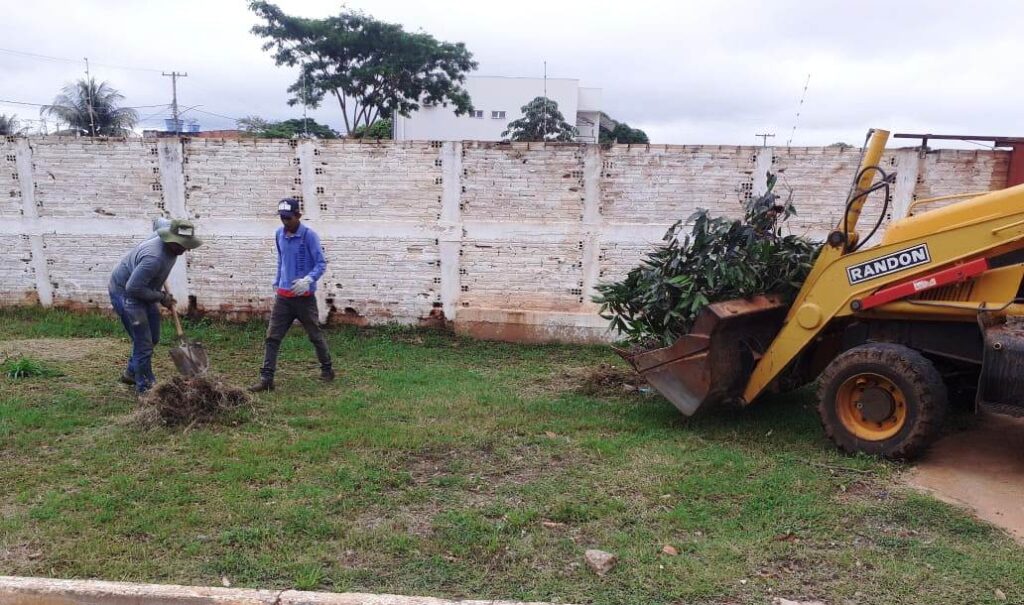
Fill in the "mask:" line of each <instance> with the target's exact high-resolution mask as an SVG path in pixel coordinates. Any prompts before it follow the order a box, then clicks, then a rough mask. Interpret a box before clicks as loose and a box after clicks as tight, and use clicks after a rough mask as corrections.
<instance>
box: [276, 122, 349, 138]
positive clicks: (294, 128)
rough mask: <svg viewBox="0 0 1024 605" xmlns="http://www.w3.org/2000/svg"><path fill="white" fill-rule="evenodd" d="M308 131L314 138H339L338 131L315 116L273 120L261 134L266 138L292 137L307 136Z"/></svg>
mask: <svg viewBox="0 0 1024 605" xmlns="http://www.w3.org/2000/svg"><path fill="white" fill-rule="evenodd" d="M307 132H308V133H309V136H310V138H314V139H336V138H338V133H337V132H335V131H334V130H333V129H332V128H331V127H330V126H327V125H326V124H320V123H318V122H317V121H316V120H314V119H313V118H305V119H303V118H297V119H291V120H285V121H283V122H272V123H271V124H268V125H267V127H266V128H265V129H264V130H263V132H261V133H260V134H259V136H260V137H262V138H266V139H290V138H292V137H302V136H305V134H306V133H307Z"/></svg>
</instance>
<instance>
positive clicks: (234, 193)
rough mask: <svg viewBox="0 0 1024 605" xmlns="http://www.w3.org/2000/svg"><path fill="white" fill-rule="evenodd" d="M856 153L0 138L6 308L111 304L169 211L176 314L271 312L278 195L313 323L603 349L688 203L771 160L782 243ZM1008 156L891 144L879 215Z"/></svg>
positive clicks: (974, 185) (826, 199) (726, 194)
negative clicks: (319, 250)
mask: <svg viewBox="0 0 1024 605" xmlns="http://www.w3.org/2000/svg"><path fill="white" fill-rule="evenodd" d="M858 160H859V153H858V152H857V151H856V150H845V151H844V150H840V149H835V148H820V147H794V148H790V149H783V148H780V149H772V148H760V147H735V146H714V145H712V146H707V145H704V146H665V145H615V146H611V147H607V148H602V147H600V146H597V145H572V144H561V145H556V144H535V143H530V144H527V143H516V144H512V145H500V144H495V143H486V142H465V143H457V142H441V141H434V142H430V141H417V142H381V143H375V142H360V141H351V140H334V141H305V142H297V141H283V140H249V141H222V140H211V139H192V140H188V139H186V140H182V141H179V140H175V139H161V140H159V141H157V140H146V141H139V140H133V141H92V140H89V139H61V138H42V139H20V138H0V168H4V167H6V168H4V169H3V170H0V183H2V184H3V187H2V188H0V304H26V303H29V304H32V303H41V304H44V305H50V304H53V305H60V306H70V307H98V308H106V307H107V306H108V302H107V296H106V283H107V278H108V276H109V273H110V271H111V270H112V269H113V267H114V266H115V265H116V263H117V261H118V259H119V258H120V257H121V256H122V255H123V254H124V252H125V251H126V250H128V249H129V248H130V247H131V246H132V245H134V244H135V243H137V242H138V241H140V240H141V239H142V238H143V237H145V236H146V234H147V233H148V231H149V228H150V223H151V220H152V219H153V218H154V217H155V216H160V215H163V216H175V217H177V216H181V217H189V218H192V219H194V220H195V221H196V223H197V226H198V231H199V234H200V235H201V237H203V239H204V240H205V241H206V245H204V246H203V247H202V248H200V249H198V250H197V251H195V252H193V253H189V254H188V255H187V256H186V260H187V262H179V263H178V267H177V268H176V270H175V273H174V274H173V275H172V280H171V281H172V283H171V287H172V290H173V291H174V292H175V295H176V297H177V298H178V300H179V301H182V305H183V306H184V305H186V304H187V302H188V300H189V297H190V296H191V297H194V304H195V305H196V307H197V309H198V310H199V311H202V312H213V313H217V314H221V315H226V316H229V317H232V316H235V317H241V316H248V315H252V314H262V313H265V312H266V311H267V310H268V309H269V305H270V303H271V301H272V298H273V291H272V289H271V285H270V282H271V280H272V278H273V273H274V270H275V250H274V243H273V239H272V234H273V232H274V230H275V229H276V228H277V226H278V224H279V221H278V220H277V217H276V214H275V208H276V202H277V201H278V200H279V199H280V198H282V197H286V196H300V197H301V198H302V200H303V204H304V207H305V211H306V214H305V219H306V220H307V221H308V222H309V224H310V225H311V226H312V227H313V228H314V229H315V230H316V231H317V232H319V233H320V236H321V238H322V240H323V243H324V247H325V250H326V253H327V258H328V261H329V264H328V269H327V273H326V274H325V276H324V278H323V280H322V282H321V295H320V297H319V300H320V304H321V310H322V316H323V318H324V319H327V318H328V317H329V319H330V320H331V321H335V322H337V321H344V322H355V323H384V322H390V321H396V322H401V323H406V324H415V323H418V322H431V323H433V322H436V321H437V320H438V319H440V318H445V319H447V320H449V321H454V324H453V325H454V327H455V328H456V329H457V330H460V331H463V332H467V333H470V334H474V335H478V336H486V337H498V338H509V339H517V340H544V339H562V340H576V341H582V340H589V341H595V340H603V339H605V340H606V339H608V338H609V337H610V335H608V334H607V333H606V332H605V329H604V328H605V325H606V324H605V322H604V321H603V320H601V319H600V318H599V317H598V316H597V315H596V306H595V305H594V304H593V303H591V302H590V297H591V295H592V294H593V293H594V286H595V285H596V284H597V283H599V282H601V281H602V280H613V279H618V278H620V277H622V276H623V275H624V274H625V273H626V272H627V271H628V270H629V269H630V268H631V267H633V266H634V265H635V264H636V263H637V262H638V261H639V260H640V258H641V257H642V255H643V253H644V251H645V250H647V249H649V247H650V245H651V244H652V243H653V242H656V241H659V240H660V238H661V236H662V235H663V234H664V232H665V230H666V229H667V228H668V226H669V225H671V224H672V223H673V222H675V221H676V220H677V219H686V218H687V217H689V216H690V215H691V214H692V213H693V212H694V211H695V210H696V209H697V208H698V207H707V208H710V209H712V210H713V211H714V212H717V213H720V214H726V215H733V216H735V215H738V214H739V213H740V209H741V207H740V202H741V201H742V200H743V199H744V198H745V197H746V196H748V195H754V194H756V193H757V192H758V191H759V190H760V188H762V187H763V178H764V177H763V174H764V172H765V171H766V170H768V169H769V168H771V169H773V170H776V171H779V173H780V175H782V179H781V180H782V183H783V184H786V185H789V186H791V187H792V188H793V189H794V190H795V199H796V203H797V207H798V211H799V214H798V215H797V217H796V218H794V219H793V221H792V226H793V229H794V231H796V232H804V233H809V234H811V235H815V236H823V235H824V234H825V233H826V232H827V230H828V229H829V228H830V227H832V226H833V225H835V223H836V222H837V221H838V220H839V216H840V213H841V211H842V208H843V204H844V202H845V198H846V193H847V191H848V188H849V184H850V179H851V178H852V175H853V172H854V170H855V168H856V165H857V163H858ZM1007 161H1008V153H1007V152H1002V151H995V152H993V151H987V150H979V151H947V150H943V151H939V152H937V153H933V154H929V155H928V156H927V157H926V158H924V159H921V158H919V157H918V155H917V152H916V151H913V150H900V151H890V152H887V153H886V155H885V156H884V158H883V164H884V165H887V166H889V167H891V168H892V169H895V170H897V171H898V173H899V175H900V177H899V179H898V181H897V185H896V188H895V191H894V192H893V198H894V199H893V204H894V207H895V208H896V209H895V210H893V211H892V212H896V213H897V214H896V215H897V216H899V213H900V212H903V211H905V208H906V205H907V204H909V203H910V201H912V200H913V199H914V198H915V197H921V198H923V197H926V196H927V197H930V196H937V195H943V194H948V193H957V192H961V191H965V190H970V191H976V190H989V189H998V188H1001V187H1003V186H1004V184H1005V178H1006V170H1007ZM877 211H878V207H877V206H869V207H868V208H867V209H866V210H865V213H864V220H865V221H867V220H872V219H873V218H874V217H875V216H877Z"/></svg>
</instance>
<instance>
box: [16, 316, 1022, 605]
mask: <svg viewBox="0 0 1024 605" xmlns="http://www.w3.org/2000/svg"><path fill="white" fill-rule="evenodd" d="M169 328H170V326H168V325H165V339H164V340H165V342H170V341H171V338H170V335H171V332H170V329H169ZM263 330H264V326H263V325H262V324H246V325H228V324H220V323H200V324H192V325H191V331H192V333H193V334H194V335H195V337H197V338H198V339H200V340H202V341H203V342H204V344H205V345H206V346H207V349H208V350H209V351H210V354H211V359H212V362H213V366H214V368H215V370H216V371H217V372H218V373H220V374H221V375H223V376H225V377H226V378H227V379H228V380H229V381H231V382H233V383H236V384H238V385H240V386H244V385H247V384H249V383H250V382H252V381H253V380H254V379H255V377H256V370H257V368H258V366H259V363H260V360H261V359H262V336H263ZM328 338H329V341H330V345H331V348H332V350H333V351H334V355H335V362H336V367H337V368H338V369H339V370H340V372H339V380H337V381H336V382H335V383H333V384H331V385H328V386H324V385H321V384H320V383H318V382H317V381H316V380H315V378H316V375H317V368H316V362H315V357H314V355H313V351H312V347H311V346H310V345H309V343H308V342H307V341H306V340H305V338H304V336H303V335H302V332H301V329H299V328H295V329H293V330H292V332H291V334H290V335H289V338H288V339H287V341H286V342H285V344H284V346H283V347H282V357H281V368H280V371H279V374H278V382H277V386H278V390H277V391H276V392H275V393H272V394H267V395H262V396H260V397H259V398H258V401H257V402H256V411H255V413H254V414H252V415H250V416H249V417H248V418H247V419H245V422H243V423H241V424H239V425H237V426H230V425H217V426H212V427H202V428H192V429H191V430H188V431H182V430H168V429H155V430H150V431H142V430H140V429H138V428H135V427H133V426H131V425H130V424H127V423H125V422H124V418H125V417H126V416H127V415H128V414H129V412H130V411H131V410H132V407H133V405H134V401H133V397H132V396H131V395H130V394H129V392H128V390H127V388H126V387H124V386H123V385H120V384H118V383H117V382H116V379H117V375H118V373H119V372H120V370H121V367H122V364H123V362H124V360H125V359H126V357H127V352H128V343H127V341H126V340H125V339H124V338H123V335H122V334H121V332H120V328H119V326H118V325H117V324H116V323H115V321H114V320H113V319H110V318H108V317H104V316H101V315H88V314H86V315H82V314H69V313H64V312H59V311H42V310H40V309H18V310H11V309H8V310H2V311H0V347H2V346H4V345H6V346H7V348H8V349H14V350H19V351H22V352H24V353H25V354H26V355H29V356H32V357H33V358H34V359H37V360H39V361H41V362H42V363H43V364H45V366H46V367H47V368H48V369H50V370H53V372H52V373H51V375H49V376H43V377H37V378H19V379H13V378H8V377H5V376H0V486H2V490H0V575H34V576H51V577H63V578H102V579H108V580H126V581H140V582H155V583H181V584H203V585H219V584H221V582H222V579H224V578H226V579H228V580H229V581H230V582H231V583H232V585H234V586H246V587H260V588H288V587H294V588H299V589H305V590H330V591H372V592H392V593H401V594H417V595H434V596H444V597H466V598H469V597H474V598H506V599H524V600H557V601H562V602H575V603H631V604H633V603H682V602H686V603H766V602H770V600H771V597H772V596H781V597H786V598H791V599H810V598H816V599H821V600H823V601H826V602H828V603H833V604H835V603H846V602H850V603H885V604H889V603H940V602H941V603H968V602H969V603H986V602H992V603H997V602H1001V601H998V600H997V598H996V595H995V590H996V589H1000V590H1001V591H1003V593H1004V594H1005V595H1006V597H1007V599H1008V602H1011V603H1020V602H1022V601H1024V548H1022V547H1021V546H1019V545H1017V544H1016V543H1014V542H1013V541H1012V540H1010V539H1009V538H1007V537H1006V536H1005V535H1004V534H1003V533H1002V532H1001V531H999V530H996V529H994V528H992V527H990V526H988V525H986V524H983V523H981V522H978V521H975V520H973V519H972V518H970V517H969V516H967V515H966V514H964V513H962V512H959V511H958V510H956V509H954V508H951V507H950V506H948V505H945V504H942V503H939V502H938V501H936V500H933V499H932V498H930V497H927V496H922V495H917V494H914V493H910V492H907V491H905V490H903V489H901V488H899V487H896V486H895V483H894V481H895V477H896V475H897V474H898V473H899V471H900V467H899V466H897V465H893V464H890V463H885V462H881V461H878V460H874V459H869V458H851V457H846V456H842V455H840V454H838V453H837V452H836V451H835V450H833V449H832V447H830V446H829V444H828V443H827V442H826V441H825V440H824V438H823V437H822V434H821V430H820V428H819V426H818V422H817V418H816V416H815V414H814V411H813V408H812V401H811V396H810V394H809V393H796V394H791V395H788V396H785V397H777V398H775V399H773V400H769V401H764V402H761V403H759V404H758V405H756V406H753V407H751V408H749V409H747V410H742V411H730V410H720V411H715V410H706V411H705V413H702V414H698V415H697V417H695V418H691V419H686V418H684V417H682V416H681V415H680V414H679V413H678V412H677V411H676V410H675V408H673V407H672V406H671V405H670V404H668V403H667V402H665V401H664V400H663V399H661V398H660V397H657V396H644V395H642V394H631V393H627V392H625V391H615V390H613V391H610V392H606V393H603V394H597V395H586V394H583V393H582V392H581V391H580V390H579V389H578V388H577V387H576V386H575V385H576V384H577V383H578V382H579V376H580V375H581V373H582V372H585V371H586V368H589V367H595V366H597V365H598V364H600V363H618V362H617V360H616V359H615V358H614V355H613V354H612V353H611V352H610V351H608V350H607V349H606V348H602V347H570V346H521V345H512V344H502V343H487V342H475V341H471V340H466V339H461V338H456V337H454V336H451V335H449V334H446V333H441V332H428V331H416V330H402V329H350V328H346V329H341V328H338V329H331V330H330V331H329V333H328ZM12 341H18V342H12ZM154 359H155V360H156V362H157V370H158V376H160V377H163V378H169V377H171V376H172V374H173V366H172V365H171V363H170V360H169V359H168V355H167V348H166V345H165V344H162V345H160V347H158V349H157V352H156V355H155V357H154ZM53 374H58V375H53ZM666 545H670V546H672V547H673V548H674V549H676V551H677V552H678V554H677V555H675V556H672V555H669V554H665V553H663V552H662V549H663V547H665V546H666ZM589 548H598V549H602V550H606V551H610V552H613V553H616V554H617V555H618V556H619V558H620V561H619V563H618V565H617V566H616V567H615V568H614V569H613V570H612V571H611V572H610V573H609V574H607V575H606V576H604V577H598V576H597V575H595V574H594V573H593V572H592V571H591V570H590V569H589V568H588V567H587V566H586V564H585V562H584V558H583V553H584V551H585V550H586V549H589Z"/></svg>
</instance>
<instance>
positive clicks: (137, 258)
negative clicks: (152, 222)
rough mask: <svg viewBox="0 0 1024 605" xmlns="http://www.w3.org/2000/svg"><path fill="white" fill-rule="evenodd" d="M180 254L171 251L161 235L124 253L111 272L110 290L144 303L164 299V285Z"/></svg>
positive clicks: (112, 292)
mask: <svg viewBox="0 0 1024 605" xmlns="http://www.w3.org/2000/svg"><path fill="white" fill-rule="evenodd" d="M176 260H178V257H177V256H175V255H173V254H171V252H170V251H169V250H167V249H166V248H165V246H164V242H163V240H161V239H160V238H159V237H151V238H150V239H147V240H146V241H144V242H142V243H141V244H139V245H138V246H135V248H134V249H132V251H131V252H129V253H128V254H125V255H124V258H122V259H121V262H120V263H119V264H118V265H117V268H116V269H114V272H113V273H112V274H111V275H110V283H109V284H108V286H107V287H108V289H109V290H110V293H111V294H119V295H121V296H124V297H127V298H133V299H135V300H138V301H144V302H157V301H158V300H160V299H161V298H163V291H162V290H163V286H164V282H165V281H167V276H168V275H170V273H171V269H172V268H174V262H175V261H176Z"/></svg>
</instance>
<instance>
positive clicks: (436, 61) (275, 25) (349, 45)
mask: <svg viewBox="0 0 1024 605" xmlns="http://www.w3.org/2000/svg"><path fill="white" fill-rule="evenodd" d="M249 8H250V9H251V10H252V11H253V12H254V13H256V15H257V16H258V17H260V18H261V19H262V20H263V23H261V24H260V25H256V26H254V27H253V28H252V33H254V34H256V35H257V36H260V37H261V38H264V39H266V42H265V43H264V44H263V49H264V50H272V51H273V57H274V62H275V63H276V64H277V65H287V66H289V67H295V66H299V70H300V74H299V77H298V78H297V79H296V81H295V83H294V84H292V85H291V86H289V87H288V92H290V93H292V94H293V95H294V96H293V97H292V98H291V99H289V100H288V103H289V104H291V105H295V104H297V103H303V102H304V103H305V104H307V105H309V106H310V107H317V106H318V105H319V104H320V102H321V101H323V99H324V97H326V96H328V95H330V96H333V97H334V98H335V99H337V101H338V104H339V106H340V107H341V113H342V115H343V116H344V118H345V130H346V132H354V131H355V130H356V129H358V128H359V127H360V126H369V125H371V124H373V123H374V122H376V121H377V119H378V118H381V117H385V116H391V115H392V114H393V113H396V112H397V113H398V114H399V115H402V116H409V115H410V114H411V113H412V112H413V111H416V110H418V109H419V108H420V106H421V105H427V106H434V105H442V106H445V107H447V106H448V105H449V104H450V105H452V106H453V107H454V111H455V114H456V115H461V114H464V113H467V112H469V111H470V110H471V109H472V108H473V106H472V103H471V101H470V98H469V93H468V92H466V90H465V88H463V86H462V84H463V83H464V82H465V79H466V72H469V71H472V70H474V69H476V67H477V63H476V62H475V61H473V55H472V53H470V52H469V51H468V50H467V49H466V46H465V44H463V43H462V42H458V43H449V42H440V41H438V40H437V39H435V38H434V37H433V36H431V35H429V34H426V33H422V32H417V33H410V32H407V31H405V30H404V29H403V28H402V26H401V25H398V24H394V23H385V22H383V21H379V20H377V19H375V18H373V17H371V16H369V15H366V14H364V13H362V12H358V11H349V10H342V11H341V12H340V13H339V14H338V15H336V16H333V17H327V18H325V19H305V18H302V17H293V16H291V15H287V14H285V13H284V12H283V11H282V10H281V9H280V8H278V7H277V6H276V5H274V4H271V3H270V2H265V1H261V0H254V1H252V2H250V3H249Z"/></svg>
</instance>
